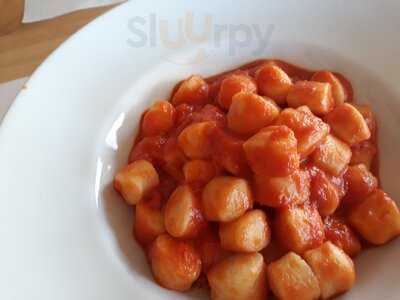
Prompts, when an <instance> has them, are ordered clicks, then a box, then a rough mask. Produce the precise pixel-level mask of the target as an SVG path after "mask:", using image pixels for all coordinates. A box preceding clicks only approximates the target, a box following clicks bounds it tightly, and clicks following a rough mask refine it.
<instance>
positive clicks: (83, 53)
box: [0, 0, 400, 300]
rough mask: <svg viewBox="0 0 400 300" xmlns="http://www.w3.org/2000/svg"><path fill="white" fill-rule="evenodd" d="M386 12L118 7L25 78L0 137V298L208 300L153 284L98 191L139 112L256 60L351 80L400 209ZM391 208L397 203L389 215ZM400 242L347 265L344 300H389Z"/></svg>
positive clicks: (127, 215) (399, 96)
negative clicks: (352, 267)
mask: <svg viewBox="0 0 400 300" xmlns="http://www.w3.org/2000/svg"><path fill="white" fill-rule="evenodd" d="M399 11H400V2H399V1H374V0H356V1H340V0H326V1H303V2H301V3H300V2H299V1H294V0H293V1H265V0H254V1H245V0H240V1H228V0H221V1H208V2H204V1H178V0H170V1H140V2H139V1H130V2H128V3H126V4H124V5H122V6H120V7H118V8H116V9H114V10H113V11H111V12H110V13H108V14H106V15H105V16H103V17H100V18H99V19H97V20H95V21H94V22H92V23H91V24H90V25H89V26H87V27H85V28H84V29H83V30H81V31H80V32H79V33H78V34H76V35H74V36H73V37H72V38H71V39H69V41H67V42H66V43H64V44H63V45H62V46H61V47H60V48H59V49H58V50H57V51H56V52H55V53H54V54H53V55H51V56H50V58H49V59H48V60H47V61H46V62H45V63H44V64H43V65H42V66H41V67H40V68H39V69H38V70H37V72H36V73H35V74H34V75H33V76H32V78H31V79H30V81H29V82H28V83H27V85H26V88H25V89H23V91H22V92H21V93H20V95H19V96H18V99H17V100H16V101H15V104H14V105H13V106H12V108H11V110H10V111H9V113H8V115H7V116H6V118H5V120H4V122H3V124H2V126H1V130H0V182H1V184H0V205H1V208H0V215H1V216H0V220H1V226H0V232H1V247H0V299H16V300H22V299H24V300H25V299H35V300H36V299H40V300H53V299H58V300H64V299H65V300H67V299H68V300H70V299H74V300H89V299H93V300H94V299H96V300H99V299H118V300H123V299H130V300H131V299H154V300H157V299H207V296H205V295H203V294H202V293H200V292H193V293H186V294H177V293H174V292H171V291H167V290H165V289H163V288H161V287H159V286H158V285H156V284H155V283H154V282H153V280H152V279H151V275H150V271H149V268H148V266H147V263H146V260H145V256H144V254H143V252H142V250H141V249H140V248H139V246H138V245H137V244H136V243H135V242H134V240H133V239H132V236H131V228H132V221H133V220H132V218H133V215H132V209H130V208H128V207H127V206H126V205H125V204H124V203H123V202H122V201H121V200H119V197H118V196H117V195H116V194H115V192H114V191H113V189H112V188H111V181H112V178H113V175H114V174H115V172H116V170H117V169H118V168H119V167H120V166H121V165H122V164H123V163H124V162H125V161H126V158H127V154H128V151H129V148H130V147H131V143H132V138H133V136H134V134H135V132H136V124H137V123H138V119H139V116H140V114H141V112H142V111H143V110H144V109H145V107H147V106H148V105H149V104H150V103H151V102H152V101H155V100H156V99H160V98H164V97H166V96H167V95H168V94H169V92H170V90H171V88H172V87H173V85H174V84H175V83H176V82H177V81H178V80H181V79H182V78H184V77H186V76H188V75H190V74H193V73H197V74H202V75H204V76H207V75H210V74H214V73H218V72H220V71H223V70H226V69H228V68H232V67H235V66H238V65H241V64H243V63H245V62H249V61H252V60H255V59H257V58H262V57H270V58H271V57H274V58H281V59H283V60H287V61H289V62H292V63H296V64H298V65H301V66H304V67H308V68H314V69H320V68H324V69H332V70H335V71H338V72H341V73H343V74H344V75H346V76H347V77H348V78H350V79H351V81H352V83H353V85H354V89H355V92H356V99H357V100H358V101H359V102H364V103H369V104H371V105H372V107H373V109H374V110H375V111H376V113H377V115H378V121H379V131H380V140H379V144H380V155H381V179H382V183H383V187H384V189H385V190H386V191H387V192H388V193H389V194H390V195H391V196H392V197H393V198H394V199H400V186H399V182H400V175H399V170H400V159H399V153H400V135H399V128H400V85H399V80H400V75H399V63H400V61H399V54H400V35H399V34H398V30H399V28H400V18H399V17H398V14H399ZM399 204H400V203H399ZM399 252H400V239H397V240H396V241H393V242H391V243H390V244H388V245H386V246H384V247H381V248H376V249H371V250H368V251H365V252H364V253H363V254H362V255H360V256H359V257H358V258H357V259H356V264H357V284H356V286H355V287H354V288H353V289H352V290H351V291H350V292H349V293H347V294H346V295H344V296H343V298H344V299H364V300H369V299H370V300H372V299H386V300H389V299H398V298H399V297H400V285H399V284H398V278H399V275H400V271H399V270H400V260H399Z"/></svg>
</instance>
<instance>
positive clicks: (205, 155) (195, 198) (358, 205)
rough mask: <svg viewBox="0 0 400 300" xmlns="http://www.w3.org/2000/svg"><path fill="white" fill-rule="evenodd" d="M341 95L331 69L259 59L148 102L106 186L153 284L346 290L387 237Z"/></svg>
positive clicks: (369, 124) (373, 175)
mask: <svg viewBox="0 0 400 300" xmlns="http://www.w3.org/2000/svg"><path fill="white" fill-rule="evenodd" d="M353 98H354V93H353V89H352V87H351V84H350V82H349V81H348V80H347V79H346V78H345V77H344V76H342V75H341V74H339V73H335V72H333V71H328V70H321V71H317V72H315V71H309V70H305V69H302V68H299V67H296V66H293V65H291V64H288V63H286V62H283V61H280V60H260V61H257V62H254V63H251V64H248V65H245V66H242V67H240V68H238V69H236V70H232V71H228V72H225V73H223V74H220V75H216V76H212V77H209V78H203V77H202V76H200V75H193V76H189V77H188V78H186V79H185V80H183V81H182V82H180V83H179V84H178V85H177V86H176V87H175V88H174V89H173V91H172V95H171V97H170V99H169V100H161V101H157V102H155V103H154V104H152V105H151V106H150V107H149V109H148V110H146V111H145V112H144V114H143V117H142V119H141V122H140V126H139V133H138V135H137V137H136V139H135V141H134V145H133V147H132V149H131V152H130V154H129V158H128V164H127V165H126V166H124V167H123V168H121V170H119V171H118V172H117V173H116V175H115V177H114V182H113V183H114V188H115V190H116V191H117V192H118V193H119V194H120V195H121V196H122V198H123V199H124V201H125V202H126V203H127V204H128V205H134V206H135V208H134V220H133V224H134V228H133V236H134V238H135V239H136V241H137V242H138V243H139V244H140V245H141V246H142V247H143V248H144V250H145V252H146V254H147V258H148V262H149V265H150V267H151V270H152V274H153V277H154V280H155V281H156V282H157V283H158V284H159V285H161V286H162V287H165V288H167V289H171V290H176V291H188V290H190V289H191V288H192V287H196V288H198V287H203V286H209V288H210V292H211V298H212V299H213V300H225V299H226V300H249V299H251V300H257V299H260V300H261V299H262V300H264V299H268V298H269V297H270V295H271V294H273V298H274V299H275V298H276V299H283V300H285V299H288V300H291V299H299V300H301V299H305V300H306V299H321V298H322V299H328V298H331V297H335V296H336V295H339V294H341V293H344V292H346V291H348V290H349V289H350V288H351V287H352V286H353V285H354V283H355V276H356V275H355V267H354V263H353V261H352V259H353V258H356V256H357V255H358V254H359V253H360V252H361V251H362V250H363V248H365V246H366V244H367V243H369V244H373V245H376V246H379V245H383V244H385V243H388V242H389V241H391V240H392V239H394V238H395V237H397V236H398V235H400V211H399V209H398V207H397V205H396V202H395V201H394V200H393V199H391V198H390V196H389V195H387V194H386V193H385V192H384V191H383V190H382V189H381V186H380V178H379V164H378V162H379V157H378V144H377V141H378V130H377V128H378V126H377V125H378V124H377V119H376V117H375V114H374V112H373V111H372V109H371V107H369V106H366V105H360V104H356V103H354V102H353Z"/></svg>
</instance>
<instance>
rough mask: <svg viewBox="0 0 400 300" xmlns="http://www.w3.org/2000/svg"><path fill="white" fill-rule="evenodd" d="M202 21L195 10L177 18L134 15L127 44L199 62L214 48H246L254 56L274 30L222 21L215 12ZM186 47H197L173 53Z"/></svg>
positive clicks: (234, 50) (227, 51)
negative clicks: (186, 54) (182, 54)
mask: <svg viewBox="0 0 400 300" xmlns="http://www.w3.org/2000/svg"><path fill="white" fill-rule="evenodd" d="M199 20H201V21H202V22H200V23H199V22H198V23H195V22H196V21H198V20H196V19H195V15H194V13H193V12H186V13H185V14H184V16H183V17H181V18H178V19H174V20H167V19H162V18H159V17H158V16H157V14H149V15H148V16H147V17H141V16H136V17H132V18H131V19H130V20H129V22H128V29H129V31H130V33H131V36H130V37H129V38H128V40H127V43H128V45H129V46H131V47H134V48H142V47H163V48H164V49H165V50H167V53H170V54H171V55H167V56H166V57H165V58H166V59H167V60H169V61H171V62H174V63H178V64H198V63H201V62H203V61H204V60H205V59H206V58H207V56H208V55H210V53H211V52H212V51H213V50H215V49H221V48H222V50H224V51H225V53H224V54H226V55H230V56H235V55H237V54H238V53H239V51H242V50H244V49H245V48H247V49H246V50H250V51H251V53H252V54H253V55H261V54H262V53H264V52H265V50H266V48H267V47H268V44H269V42H270V40H271V37H272V33H273V31H274V25H273V24H268V25H260V24H220V23H217V22H216V21H215V20H214V17H213V16H212V15H203V16H201V17H200V18H199ZM195 24H197V25H198V24H200V26H195ZM195 27H196V29H195ZM205 45H206V46H205ZM187 46H192V47H193V48H194V51H193V52H192V53H191V54H190V55H189V57H185V58H183V59H182V58H181V59H179V60H177V59H176V58H174V56H173V55H172V54H173V53H176V51H177V50H179V49H183V48H184V47H187Z"/></svg>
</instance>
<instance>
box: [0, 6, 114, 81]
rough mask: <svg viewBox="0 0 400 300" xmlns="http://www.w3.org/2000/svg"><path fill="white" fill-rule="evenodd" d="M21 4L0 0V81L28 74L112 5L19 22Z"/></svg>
mask: <svg viewBox="0 0 400 300" xmlns="http://www.w3.org/2000/svg"><path fill="white" fill-rule="evenodd" d="M23 3H24V0H0V83H2V82H7V81H11V80H14V79H18V78H22V77H26V76H30V75H31V74H32V72H33V71H34V70H35V69H36V68H37V67H38V66H39V65H40V64H41V63H42V61H43V60H44V59H45V58H46V57H47V56H48V55H49V54H50V53H51V52H52V51H53V50H54V49H56V48H57V47H58V46H59V45H60V44H61V43H62V42H63V41H65V40H66V39H67V38H68V37H69V36H71V35H72V34H73V33H74V32H76V31H77V30H79V29H80V28H82V27H83V26H84V25H86V24H87V23H89V22H90V21H92V20H93V19H94V18H96V17H97V16H99V15H101V14H103V13H105V12H106V11H108V10H110V9H111V8H112V7H114V6H115V5H111V6H105V7H99V8H91V9H85V10H80V11H77V12H73V13H70V14H67V15H64V16H61V17H57V18H54V19H50V20H46V21H40V22H34V23H28V24H21V20H22V12H21V10H22V11H23ZM21 4H22V6H21Z"/></svg>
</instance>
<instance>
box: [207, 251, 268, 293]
mask: <svg viewBox="0 0 400 300" xmlns="http://www.w3.org/2000/svg"><path fill="white" fill-rule="evenodd" d="M207 278H208V282H209V284H210V287H211V299H213V300H249V299H251V300H265V299H267V294H268V286H267V278H266V269H265V264H264V259H263V257H262V255H261V254H259V253H248V254H236V255H233V256H230V257H228V258H226V259H224V260H223V261H221V262H219V263H218V264H216V265H214V266H213V267H212V268H211V269H210V270H209V271H208V273H207Z"/></svg>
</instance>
